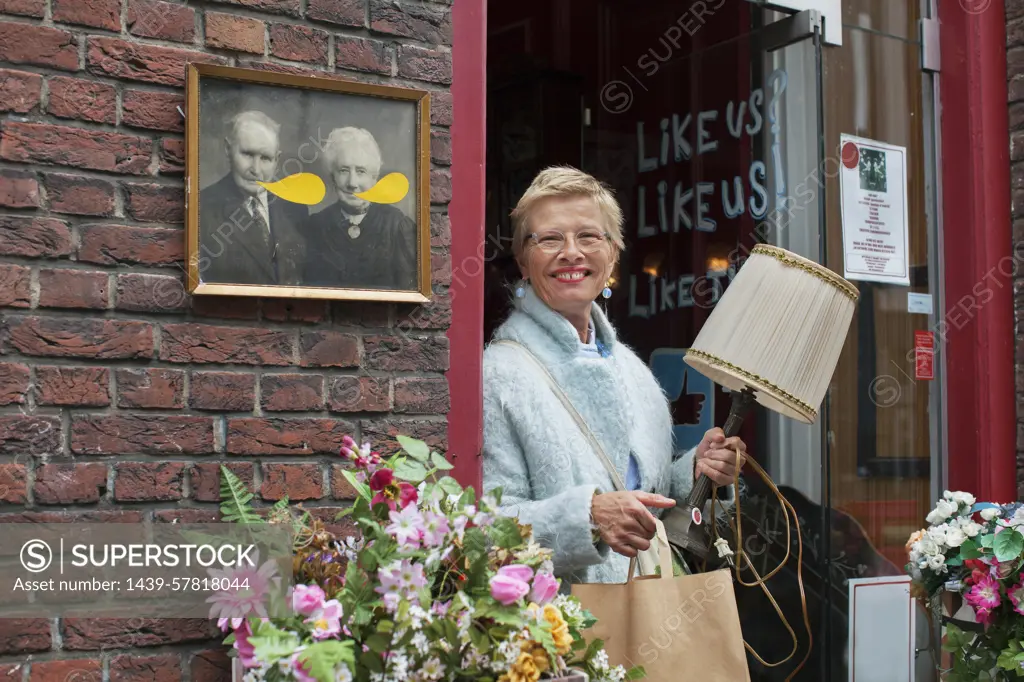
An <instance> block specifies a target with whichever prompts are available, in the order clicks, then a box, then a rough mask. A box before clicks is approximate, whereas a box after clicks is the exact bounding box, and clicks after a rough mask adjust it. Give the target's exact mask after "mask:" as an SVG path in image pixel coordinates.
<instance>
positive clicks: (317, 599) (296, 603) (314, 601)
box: [292, 585, 327, 616]
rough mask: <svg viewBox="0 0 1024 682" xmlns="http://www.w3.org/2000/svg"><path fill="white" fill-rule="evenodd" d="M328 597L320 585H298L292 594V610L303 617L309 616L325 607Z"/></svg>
mask: <svg viewBox="0 0 1024 682" xmlns="http://www.w3.org/2000/svg"><path fill="white" fill-rule="evenodd" d="M326 599H327V595H325V594H324V591H323V590H322V589H321V588H320V586H319V585H296V586H295V590H294V591H293V592H292V608H293V609H295V612H296V613H298V614H299V615H301V616H309V615H311V614H313V613H315V612H316V611H317V610H318V609H320V608H322V607H323V605H324V600H326Z"/></svg>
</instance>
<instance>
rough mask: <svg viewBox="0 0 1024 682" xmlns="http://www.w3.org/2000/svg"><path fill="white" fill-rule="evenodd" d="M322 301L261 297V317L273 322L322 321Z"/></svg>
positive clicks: (323, 315) (324, 316)
mask: <svg viewBox="0 0 1024 682" xmlns="http://www.w3.org/2000/svg"><path fill="white" fill-rule="evenodd" d="M325 311H326V306H325V305H324V302H323V301H313V300H308V299H300V300H292V299H288V298H266V299H263V319H264V320H273V321H274V322H322V321H323V320H324V319H326V312H325Z"/></svg>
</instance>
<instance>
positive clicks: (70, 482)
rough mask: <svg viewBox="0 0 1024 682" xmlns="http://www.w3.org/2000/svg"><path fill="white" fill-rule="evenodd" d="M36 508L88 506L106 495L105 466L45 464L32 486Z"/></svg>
mask: <svg viewBox="0 0 1024 682" xmlns="http://www.w3.org/2000/svg"><path fill="white" fill-rule="evenodd" d="M32 490H33V494H34V496H35V502H36V504H90V503H93V502H99V501H100V499H101V498H102V497H103V496H104V495H106V493H107V465H106V464H101V463H99V462H92V463H89V464H44V465H42V466H39V467H36V482H35V484H34V485H33V486H32Z"/></svg>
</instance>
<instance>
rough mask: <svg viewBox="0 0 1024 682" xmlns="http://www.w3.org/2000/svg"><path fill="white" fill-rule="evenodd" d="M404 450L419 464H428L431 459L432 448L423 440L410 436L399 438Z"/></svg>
mask: <svg viewBox="0 0 1024 682" xmlns="http://www.w3.org/2000/svg"><path fill="white" fill-rule="evenodd" d="M396 440H397V441H398V444H399V445H401V446H402V449H403V450H405V451H406V452H407V453H409V456H410V457H412V458H413V459H415V460H417V461H419V462H426V461H427V460H428V459H429V458H430V448H429V447H427V444H426V443H424V442H423V441H421V440H417V439H415V438H410V437H409V436H398V437H397V438H396Z"/></svg>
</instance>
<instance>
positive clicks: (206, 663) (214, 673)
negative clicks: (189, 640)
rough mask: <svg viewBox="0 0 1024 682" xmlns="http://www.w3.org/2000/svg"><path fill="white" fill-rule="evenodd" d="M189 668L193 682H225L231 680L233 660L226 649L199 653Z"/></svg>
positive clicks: (193, 658)
mask: <svg viewBox="0 0 1024 682" xmlns="http://www.w3.org/2000/svg"><path fill="white" fill-rule="evenodd" d="M189 668H190V671H191V673H192V682H225V680H229V679H231V659H230V658H228V655H227V651H226V649H224V648H221V649H207V650H205V651H199V652H197V653H196V654H195V655H194V656H193V657H192V661H191V663H190V664H189Z"/></svg>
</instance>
